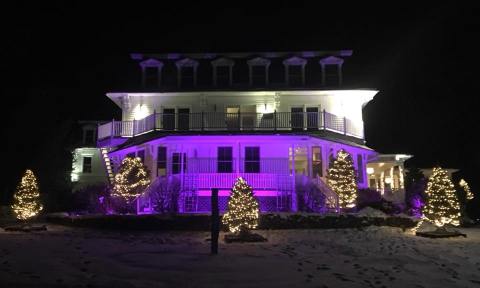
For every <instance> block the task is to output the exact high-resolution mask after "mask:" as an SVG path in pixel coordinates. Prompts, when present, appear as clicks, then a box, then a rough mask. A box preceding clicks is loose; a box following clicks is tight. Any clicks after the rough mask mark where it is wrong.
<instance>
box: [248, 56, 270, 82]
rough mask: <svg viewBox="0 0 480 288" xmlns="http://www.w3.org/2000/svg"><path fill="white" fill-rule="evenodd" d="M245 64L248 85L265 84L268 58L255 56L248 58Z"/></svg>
mask: <svg viewBox="0 0 480 288" xmlns="http://www.w3.org/2000/svg"><path fill="white" fill-rule="evenodd" d="M247 65H248V79H249V84H250V86H256V85H259V86H267V85H268V83H269V81H268V68H269V67H270V60H268V59H266V58H262V57H256V58H253V59H250V60H248V61H247Z"/></svg>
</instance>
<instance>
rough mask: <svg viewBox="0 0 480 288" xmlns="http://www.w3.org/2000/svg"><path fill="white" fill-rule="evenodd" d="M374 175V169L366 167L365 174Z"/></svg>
mask: <svg viewBox="0 0 480 288" xmlns="http://www.w3.org/2000/svg"><path fill="white" fill-rule="evenodd" d="M373 173H375V169H373V167H367V174H373Z"/></svg>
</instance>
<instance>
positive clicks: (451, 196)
mask: <svg viewBox="0 0 480 288" xmlns="http://www.w3.org/2000/svg"><path fill="white" fill-rule="evenodd" d="M425 193H426V194H427V201H426V205H425V207H424V209H423V215H424V217H425V219H427V220H428V221H430V222H432V223H433V224H435V225H436V226H438V227H442V226H444V225H445V224H452V225H456V226H457V225H460V216H461V213H460V204H459V201H458V197H457V195H456V191H455V187H454V185H453V183H452V181H451V180H450V177H449V176H448V173H447V171H446V170H444V169H442V168H440V167H436V168H433V174H432V176H430V178H429V180H428V184H427V190H426V191H425Z"/></svg>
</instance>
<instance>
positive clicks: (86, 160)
mask: <svg viewBox="0 0 480 288" xmlns="http://www.w3.org/2000/svg"><path fill="white" fill-rule="evenodd" d="M82 172H83V173H92V157H85V156H84V157H83V165H82Z"/></svg>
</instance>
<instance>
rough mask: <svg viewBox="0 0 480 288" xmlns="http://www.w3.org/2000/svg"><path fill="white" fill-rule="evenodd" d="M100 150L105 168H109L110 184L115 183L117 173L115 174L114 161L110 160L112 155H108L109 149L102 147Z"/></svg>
mask: <svg viewBox="0 0 480 288" xmlns="http://www.w3.org/2000/svg"><path fill="white" fill-rule="evenodd" d="M100 152H101V154H102V159H103V164H104V165H105V169H106V170H107V177H108V182H109V183H110V184H113V181H114V179H115V175H114V174H113V167H112V162H111V160H110V157H108V149H107V148H100Z"/></svg>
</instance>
